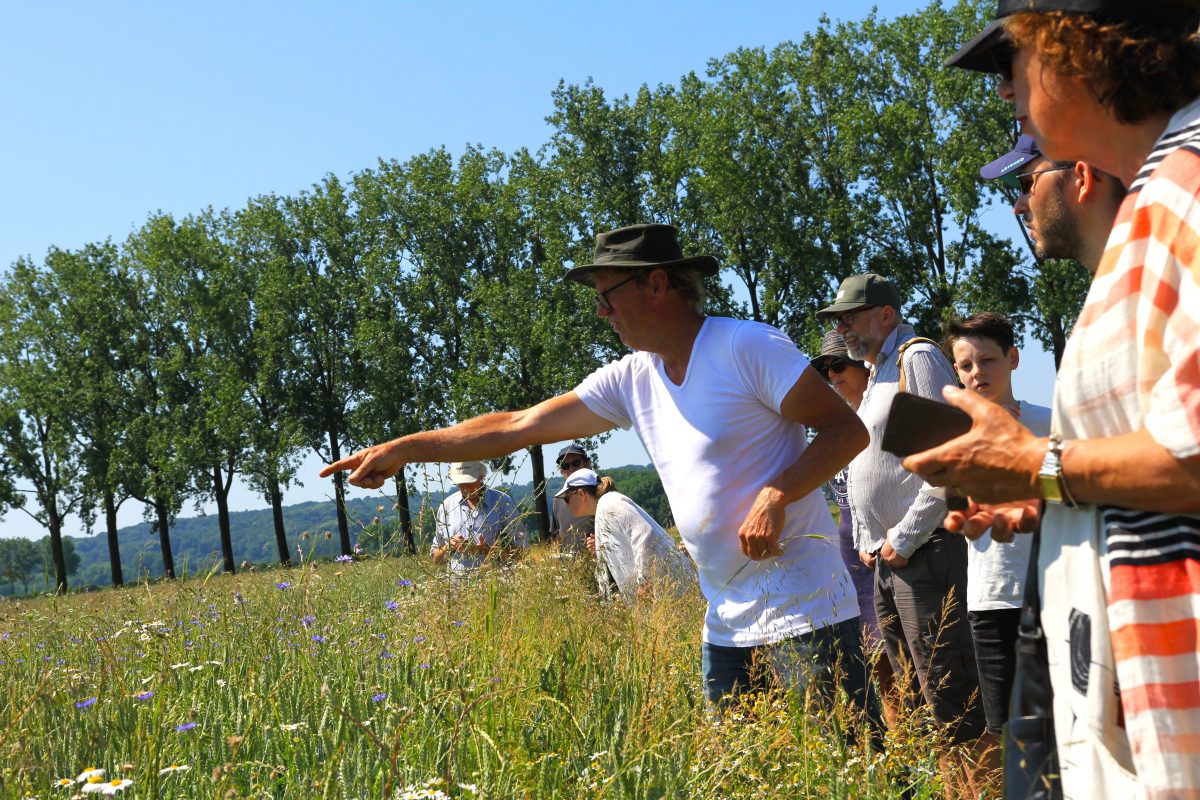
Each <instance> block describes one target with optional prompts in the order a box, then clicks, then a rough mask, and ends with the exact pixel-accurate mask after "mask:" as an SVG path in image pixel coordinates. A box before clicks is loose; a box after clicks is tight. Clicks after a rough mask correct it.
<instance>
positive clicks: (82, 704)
mask: <svg viewBox="0 0 1200 800" xmlns="http://www.w3.org/2000/svg"><path fill="white" fill-rule="evenodd" d="M95 703H96V698H94V697H89V698H88V699H86V700H79V701H78V702H76V703H75V707H76V708H91V707H92V706H93V705H95Z"/></svg>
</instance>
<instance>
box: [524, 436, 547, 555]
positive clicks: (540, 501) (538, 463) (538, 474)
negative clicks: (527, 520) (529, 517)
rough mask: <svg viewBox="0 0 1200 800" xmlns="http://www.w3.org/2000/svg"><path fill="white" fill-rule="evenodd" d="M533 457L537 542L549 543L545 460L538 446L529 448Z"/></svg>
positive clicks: (540, 447)
mask: <svg viewBox="0 0 1200 800" xmlns="http://www.w3.org/2000/svg"><path fill="white" fill-rule="evenodd" d="M529 455H531V456H532V457H533V459H532V460H533V498H534V499H533V502H534V508H535V509H536V510H537V519H538V541H542V542H548V541H550V508H549V505H548V504H547V503H546V460H545V458H544V457H543V455H542V446H541V445H540V444H537V445H534V446H533V447H531V448H529Z"/></svg>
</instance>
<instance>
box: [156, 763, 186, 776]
mask: <svg viewBox="0 0 1200 800" xmlns="http://www.w3.org/2000/svg"><path fill="white" fill-rule="evenodd" d="M189 769H191V767H189V766H188V765H187V764H172V765H171V766H169V767H163V768H162V769H160V770H159V771H158V774H159V775H166V774H167V773H169V772H186V771H187V770H189Z"/></svg>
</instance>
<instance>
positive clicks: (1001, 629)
mask: <svg viewBox="0 0 1200 800" xmlns="http://www.w3.org/2000/svg"><path fill="white" fill-rule="evenodd" d="M967 617H968V618H969V619H970V621H971V635H972V637H973V638H974V640H975V664H976V666H977V667H978V668H979V696H980V697H981V698H982V700H983V713H984V714H985V715H987V729H988V732H989V733H994V734H996V735H997V736H999V735H1000V729H1001V727H1002V726H1003V725H1004V723H1005V722H1007V721H1008V701H1009V699H1010V698H1011V697H1012V687H1013V675H1015V674H1016V671H1017V631H1018V629H1019V628H1020V626H1021V609H1019V608H997V609H992V610H989V611H971V612H968V613H967Z"/></svg>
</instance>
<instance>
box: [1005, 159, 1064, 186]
mask: <svg viewBox="0 0 1200 800" xmlns="http://www.w3.org/2000/svg"><path fill="white" fill-rule="evenodd" d="M1065 169H1075V163H1074V162H1071V163H1070V164H1067V165H1066V166H1062V167H1050V168H1048V169H1035V170H1034V171H1033V172H1025V173H1022V174H1020V175H1012V174H1009V175H1005V176H1004V178H1003V180H1004V183H1006V184H1008V185H1009V186H1014V187H1016V188H1017V189H1019V190H1020V191H1021V194H1029V193H1031V192H1032V191H1033V187H1034V186H1035V185H1037V179H1038V176H1039V175H1045V174H1046V173H1047V172H1062V171H1063V170H1065Z"/></svg>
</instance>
